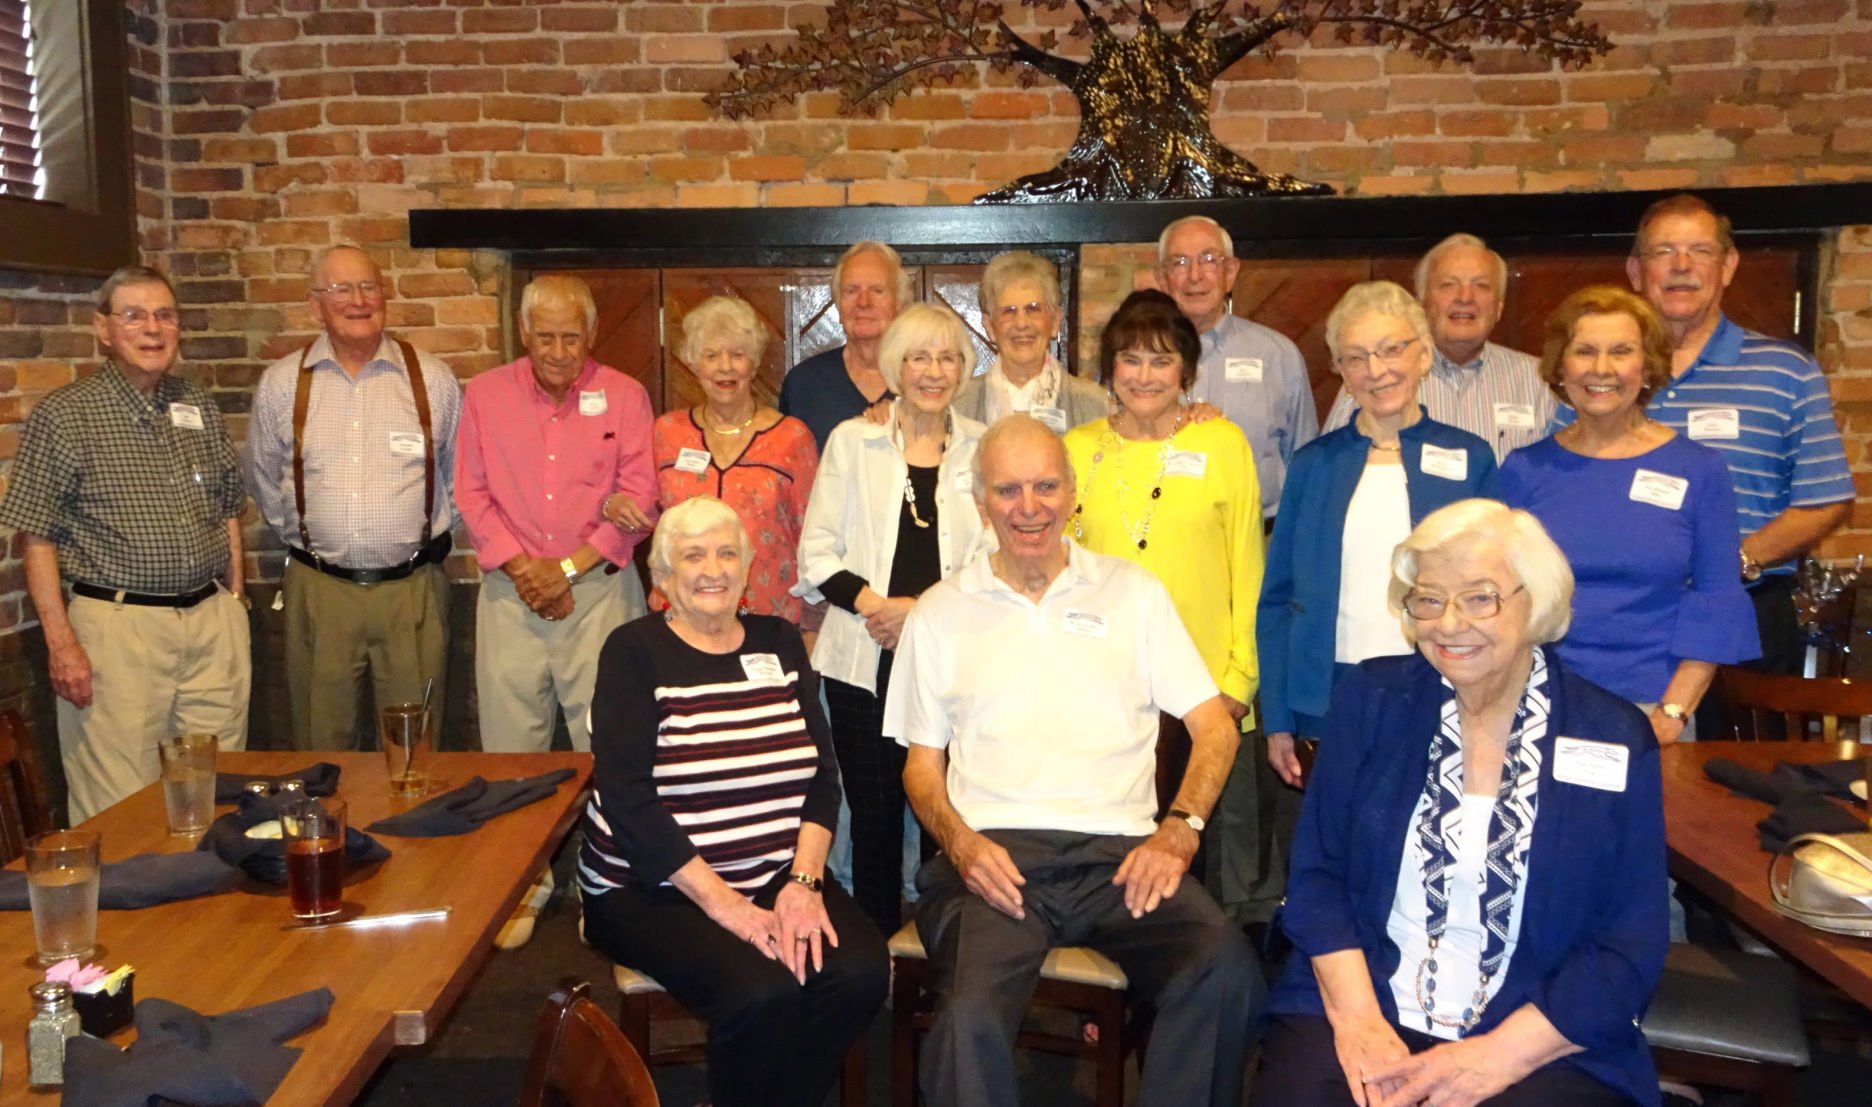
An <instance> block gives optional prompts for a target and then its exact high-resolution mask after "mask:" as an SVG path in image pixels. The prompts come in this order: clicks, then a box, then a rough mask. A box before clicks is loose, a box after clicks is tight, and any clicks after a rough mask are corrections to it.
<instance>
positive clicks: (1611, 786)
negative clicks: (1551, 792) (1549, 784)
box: [1553, 738, 1631, 792]
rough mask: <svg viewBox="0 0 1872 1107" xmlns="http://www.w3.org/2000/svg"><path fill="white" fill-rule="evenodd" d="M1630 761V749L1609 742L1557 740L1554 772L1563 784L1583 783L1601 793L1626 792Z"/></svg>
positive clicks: (1574, 739)
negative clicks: (1627, 769)
mask: <svg viewBox="0 0 1872 1107" xmlns="http://www.w3.org/2000/svg"><path fill="white" fill-rule="evenodd" d="M1630 760H1631V751H1630V750H1628V749H1626V748H1625V747H1624V746H1616V745H1613V744H1612V743H1610V742H1588V741H1587V740H1586V739H1584V738H1556V739H1554V760H1553V775H1554V779H1555V780H1558V781H1560V782H1561V783H1562V784H1581V785H1584V786H1586V787H1588V788H1597V789H1599V790H1600V791H1601V792H1623V791H1624V790H1625V769H1626V763H1627V762H1629V761H1630Z"/></svg>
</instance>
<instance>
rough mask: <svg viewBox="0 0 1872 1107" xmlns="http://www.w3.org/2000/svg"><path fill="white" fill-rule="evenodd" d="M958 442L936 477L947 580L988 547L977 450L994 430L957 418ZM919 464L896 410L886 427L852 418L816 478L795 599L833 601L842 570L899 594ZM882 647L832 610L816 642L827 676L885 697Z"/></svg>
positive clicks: (939, 543) (831, 441)
mask: <svg viewBox="0 0 1872 1107" xmlns="http://www.w3.org/2000/svg"><path fill="white" fill-rule="evenodd" d="M954 420H955V424H954V429H953V432H952V433H951V434H950V437H949V446H948V448H947V449H946V450H944V451H943V459H942V464H941V465H940V466H939V467H938V468H937V471H936V473H937V475H936V501H937V508H936V548H937V553H938V556H939V558H940V560H941V563H942V575H943V576H945V577H946V576H948V575H949V574H951V573H953V572H955V571H956V570H957V569H959V568H961V567H962V566H963V565H964V564H966V563H967V562H968V560H969V559H970V558H972V557H974V556H975V551H976V550H977V549H979V548H980V547H981V545H982V542H983V540H984V539H983V533H982V524H981V514H980V512H978V511H977V510H976V508H975V491H974V486H973V484H972V475H971V470H972V468H973V466H974V462H975V447H976V446H977V445H978V444H979V443H980V442H981V436H982V433H983V432H984V431H985V430H986V429H987V428H986V427H984V426H982V425H981V424H980V423H978V422H976V421H975V420H973V419H969V418H967V417H965V416H961V415H954ZM909 476H910V467H909V466H908V465H907V464H906V463H905V462H904V457H903V449H902V447H900V446H899V445H898V443H897V412H896V405H895V404H893V405H892V406H891V419H890V421H889V422H888V423H887V424H885V425H883V426H879V425H878V424H876V423H873V422H871V421H869V420H867V419H865V418H864V417H863V416H859V417H857V418H855V419H847V420H846V421H845V422H843V423H840V424H839V425H838V426H837V427H835V428H833V431H832V435H831V437H830V438H828V439H826V448H825V453H824V454H823V455H821V456H820V458H819V471H818V473H817V474H816V475H815V476H814V477H813V488H812V499H811V500H810V501H808V503H807V505H806V524H805V526H804V527H803V528H801V530H800V544H799V583H798V584H795V585H794V586H793V594H794V595H796V596H800V597H803V598H804V599H805V600H806V601H807V602H809V603H818V602H820V601H821V600H823V599H824V598H825V597H824V596H823V595H822V594H821V593H820V591H819V585H821V584H823V583H824V582H826V581H827V580H830V579H831V578H832V577H833V576H835V575H837V574H838V573H839V572H840V571H841V570H850V571H851V572H853V573H856V574H857V575H859V576H861V577H863V578H864V579H865V582H866V583H868V584H869V585H870V586H871V590H872V591H873V592H876V593H877V594H878V595H880V596H888V595H890V571H891V558H892V557H893V556H894V555H895V554H896V552H897V523H898V520H899V519H900V518H901V517H902V514H903V502H904V492H903V490H904V482H905V481H906V480H908V479H909ZM878 648H879V647H878V644H877V642H875V641H874V640H872V638H871V635H870V633H869V632H867V631H866V630H865V621H864V620H863V619H861V618H859V617H858V616H857V615H854V614H853V613H851V612H849V611H846V610H844V609H843V608H840V607H837V606H836V605H832V604H828V605H827V606H826V617H825V625H824V626H822V627H821V628H820V629H819V641H818V642H817V643H816V644H815V645H814V646H813V653H812V663H813V668H815V669H817V670H819V675H820V676H823V677H830V678H832V679H833V680H839V681H844V682H845V683H846V684H852V685H856V686H858V687H860V688H863V689H865V690H866V691H868V692H871V693H873V694H875V693H876V692H877V663H878Z"/></svg>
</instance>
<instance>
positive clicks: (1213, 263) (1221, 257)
mask: <svg viewBox="0 0 1872 1107" xmlns="http://www.w3.org/2000/svg"><path fill="white" fill-rule="evenodd" d="M1228 260H1230V259H1229V256H1228V255H1227V254H1218V253H1216V252H1215V251H1214V250H1206V251H1204V252H1203V253H1200V254H1197V255H1196V256H1195V257H1190V256H1189V255H1188V254H1172V255H1171V256H1169V257H1167V258H1165V259H1164V268H1165V269H1168V270H1170V271H1171V272H1172V273H1187V272H1189V271H1190V270H1191V269H1209V270H1214V269H1220V268H1222V263H1223V262H1225V261H1228Z"/></svg>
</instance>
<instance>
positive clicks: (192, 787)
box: [158, 734, 218, 837]
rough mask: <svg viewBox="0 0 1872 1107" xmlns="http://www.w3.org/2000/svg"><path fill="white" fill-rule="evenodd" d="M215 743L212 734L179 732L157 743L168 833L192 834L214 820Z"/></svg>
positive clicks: (206, 827)
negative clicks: (166, 811)
mask: <svg viewBox="0 0 1872 1107" xmlns="http://www.w3.org/2000/svg"><path fill="white" fill-rule="evenodd" d="M217 745H218V743H217V742H216V741H215V736H214V735H212V734H179V735H177V736H175V737H174V738H164V739H163V740H162V742H161V744H160V745H159V746H158V752H159V753H160V754H161V755H162V785H163V806H164V807H166V808H167V809H168V812H169V833H171V834H174V835H176V836H178V837H191V836H193V835H196V834H200V833H202V832H203V831H205V830H207V829H208V824H209V823H211V822H213V821H214V794H215V748H216V746H217Z"/></svg>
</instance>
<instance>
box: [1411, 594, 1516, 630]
mask: <svg viewBox="0 0 1872 1107" xmlns="http://www.w3.org/2000/svg"><path fill="white" fill-rule="evenodd" d="M1525 591H1527V585H1525V584H1523V585H1521V586H1520V587H1518V588H1516V589H1515V590H1514V591H1513V592H1510V593H1508V595H1510V596H1514V595H1518V594H1520V593H1522V592H1525ZM1502 599H1503V596H1502V594H1501V593H1500V592H1497V591H1495V590H1494V589H1493V588H1471V589H1470V590H1469V591H1467V592H1458V593H1456V594H1455V595H1454V596H1439V595H1437V594H1436V593H1435V592H1419V591H1417V590H1416V589H1415V588H1413V589H1411V590H1410V591H1409V592H1406V593H1404V611H1405V613H1406V614H1408V615H1409V616H1410V617H1411V618H1413V619H1416V620H1417V621H1419V622H1423V623H1434V622H1436V621H1437V620H1438V619H1441V618H1442V617H1443V611H1444V609H1445V608H1447V607H1449V605H1450V604H1451V603H1454V604H1455V605H1456V612H1457V614H1459V615H1461V616H1462V617H1463V618H1464V619H1467V620H1468V621H1470V622H1472V623H1480V622H1484V621H1486V620H1488V619H1493V618H1494V617H1495V616H1497V615H1500V614H1501V605H1502Z"/></svg>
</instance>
